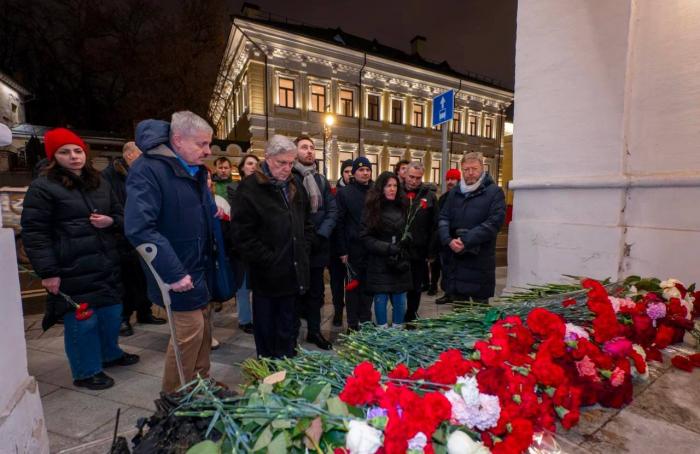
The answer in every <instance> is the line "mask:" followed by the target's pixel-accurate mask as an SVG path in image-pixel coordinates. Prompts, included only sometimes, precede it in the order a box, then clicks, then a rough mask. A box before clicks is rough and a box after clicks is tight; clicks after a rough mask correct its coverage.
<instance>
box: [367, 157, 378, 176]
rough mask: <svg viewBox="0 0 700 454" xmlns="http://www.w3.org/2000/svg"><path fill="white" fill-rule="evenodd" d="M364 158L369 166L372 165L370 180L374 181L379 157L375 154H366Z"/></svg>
mask: <svg viewBox="0 0 700 454" xmlns="http://www.w3.org/2000/svg"><path fill="white" fill-rule="evenodd" d="M365 157H366V158H367V159H368V160H369V162H370V164H372V179H373V180H376V179H377V175H378V174H379V173H378V170H379V169H378V165H377V162H379V155H376V154H367V155H365Z"/></svg>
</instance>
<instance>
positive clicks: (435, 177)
mask: <svg viewBox="0 0 700 454" xmlns="http://www.w3.org/2000/svg"><path fill="white" fill-rule="evenodd" d="M430 174H431V178H432V180H431V181H432V182H433V183H439V182H440V161H435V160H434V161H432V162H431V163H430Z"/></svg>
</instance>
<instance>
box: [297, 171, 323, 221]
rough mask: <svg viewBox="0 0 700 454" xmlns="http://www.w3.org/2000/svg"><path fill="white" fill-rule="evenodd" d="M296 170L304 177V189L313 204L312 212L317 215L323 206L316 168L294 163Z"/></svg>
mask: <svg viewBox="0 0 700 454" xmlns="http://www.w3.org/2000/svg"><path fill="white" fill-rule="evenodd" d="M294 168H295V169H297V171H298V172H299V173H300V174H301V175H302V176H303V177H304V189H306V192H307V193H308V194H309V201H310V202H311V212H312V213H316V212H317V211H318V208H319V207H320V206H321V201H322V198H323V197H322V196H321V190H320V189H319V188H318V185H317V184H316V178H314V175H315V174H316V166H315V165H314V164H311V165H310V166H305V165H304V164H302V163H301V162H299V161H296V162H295V163H294Z"/></svg>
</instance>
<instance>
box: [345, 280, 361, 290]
mask: <svg viewBox="0 0 700 454" xmlns="http://www.w3.org/2000/svg"><path fill="white" fill-rule="evenodd" d="M359 286H360V281H359V280H357V279H351V280H350V282H348V283H347V284H346V285H345V291H346V292H352V291H353V290H355V289H356V288H357V287H359Z"/></svg>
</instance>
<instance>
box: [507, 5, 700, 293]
mask: <svg viewBox="0 0 700 454" xmlns="http://www.w3.org/2000/svg"><path fill="white" fill-rule="evenodd" d="M698 23H700V2H693V1H687V0H669V1H667V2H663V5H661V4H660V3H658V2H647V1H637V0H617V1H603V0H596V1H592V0H591V1H561V0H521V1H520V2H519V4H518V35H517V40H516V79H515V124H516V125H517V126H516V128H515V129H516V130H515V135H514V144H513V148H514V150H513V154H514V157H513V158H514V175H513V176H514V180H513V181H512V183H511V185H510V188H511V189H513V190H515V201H514V217H513V219H514V222H513V223H512V224H511V226H510V231H509V245H508V246H509V247H508V263H509V270H508V285H509V286H519V285H524V284H526V283H540V282H545V281H555V280H561V274H562V273H566V274H575V275H586V276H592V277H596V278H604V277H612V278H619V277H622V276H626V275H629V274H641V275H655V276H658V277H661V278H664V277H668V276H673V277H677V278H679V279H681V280H683V281H685V282H693V281H695V280H700V215H698V212H697V208H696V205H697V200H698V199H699V198H700V153H698V151H697V144H698V142H699V141H700V67H699V66H698V63H697V59H698V49H700V27H698V26H697V24H698Z"/></svg>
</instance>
